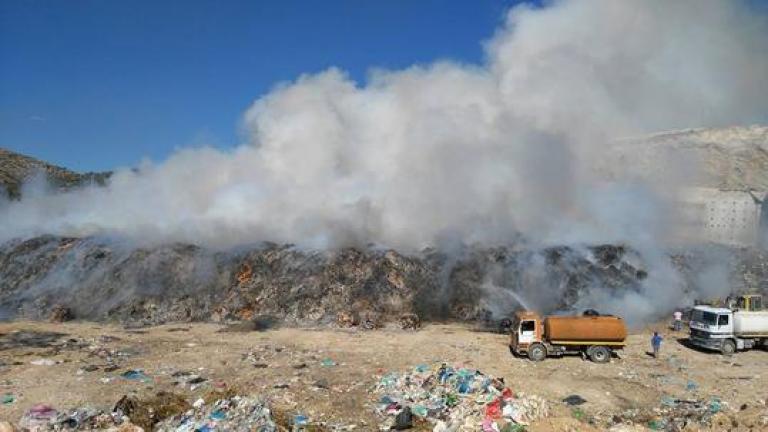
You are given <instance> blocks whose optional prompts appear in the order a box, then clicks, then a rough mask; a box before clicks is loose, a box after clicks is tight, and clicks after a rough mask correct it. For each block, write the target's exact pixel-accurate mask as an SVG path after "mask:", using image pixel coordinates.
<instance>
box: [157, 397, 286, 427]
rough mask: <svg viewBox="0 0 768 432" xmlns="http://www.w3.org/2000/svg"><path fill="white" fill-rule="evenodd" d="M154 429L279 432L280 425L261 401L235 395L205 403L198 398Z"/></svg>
mask: <svg viewBox="0 0 768 432" xmlns="http://www.w3.org/2000/svg"><path fill="white" fill-rule="evenodd" d="M154 430H156V431H159V432H163V431H168V432H170V431H174V432H193V431H199V432H209V431H214V430H219V431H258V432H276V431H277V430H278V429H277V424H276V423H275V421H274V419H273V418H272V412H271V411H270V409H269V407H268V406H267V405H266V404H265V403H264V402H263V401H261V400H259V399H256V398H251V397H242V396H234V397H232V398H229V399H220V400H218V401H216V402H214V403H211V404H206V403H205V401H204V400H203V399H198V400H197V401H196V402H195V403H194V404H193V408H192V409H190V410H188V411H187V412H185V413H184V414H181V415H177V416H174V417H171V418H168V419H165V420H163V421H161V422H160V423H158V424H156V425H155V427H154Z"/></svg>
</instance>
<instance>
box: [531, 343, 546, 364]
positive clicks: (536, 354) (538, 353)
mask: <svg viewBox="0 0 768 432" xmlns="http://www.w3.org/2000/svg"><path fill="white" fill-rule="evenodd" d="M528 358H529V359H531V360H533V361H542V360H544V359H545V358H547V347H545V346H544V345H542V344H540V343H535V344H533V345H531V346H529V347H528Z"/></svg>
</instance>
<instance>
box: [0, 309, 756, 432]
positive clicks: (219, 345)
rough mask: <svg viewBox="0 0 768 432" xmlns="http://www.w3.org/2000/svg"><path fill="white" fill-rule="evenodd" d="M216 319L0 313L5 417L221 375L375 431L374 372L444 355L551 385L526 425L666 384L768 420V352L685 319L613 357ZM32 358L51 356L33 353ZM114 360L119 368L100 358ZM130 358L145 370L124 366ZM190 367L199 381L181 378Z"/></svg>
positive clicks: (599, 413)
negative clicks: (233, 324)
mask: <svg viewBox="0 0 768 432" xmlns="http://www.w3.org/2000/svg"><path fill="white" fill-rule="evenodd" d="M222 329H225V327H224V326H221V325H214V324H192V325H190V324H183V325H179V324H176V325H163V326H158V327H152V328H145V329H139V330H131V329H125V328H122V327H119V326H112V325H104V324H97V323H88V322H83V323H63V324H52V323H41V322H12V323H5V324H0V364H3V365H4V366H0V396H2V395H6V394H8V395H12V396H13V399H14V400H13V402H10V403H4V404H0V420H6V421H10V422H17V421H18V420H19V418H20V417H21V416H22V414H23V413H24V412H25V410H27V409H29V408H30V407H31V406H32V405H34V404H37V403H46V404H50V405H52V406H54V407H56V408H57V409H68V408H74V407H80V406H93V407H97V408H104V409H111V408H112V406H113V405H114V404H115V402H116V401H118V400H119V399H120V398H121V396H123V395H126V394H136V395H138V396H140V397H151V396H152V395H155V394H157V393H158V392H160V391H166V392H173V393H176V394H179V395H181V396H183V397H185V398H187V400H188V401H189V402H190V403H191V402H194V401H195V400H196V399H197V398H199V397H202V396H203V395H205V394H206V393H208V392H210V391H211V389H212V388H222V387H225V386H226V387H227V388H229V389H232V390H235V391H236V392H237V393H240V394H245V395H260V396H262V397H264V398H266V399H268V400H269V401H270V403H271V404H273V406H275V407H278V408H279V409H280V410H281V411H283V412H292V413H302V414H305V415H307V416H309V417H310V419H312V421H318V422H320V421H322V422H326V423H331V424H339V425H353V424H354V425H357V430H363V431H367V430H371V431H373V430H378V429H379V426H380V425H381V424H382V423H383V421H384V420H383V419H382V418H381V417H379V416H378V415H377V414H376V412H375V409H374V403H375V401H376V400H377V397H378V395H376V394H374V393H373V392H372V388H373V387H374V385H375V383H376V382H377V381H378V377H379V376H381V375H382V374H384V373H386V372H388V371H403V370H407V369H410V368H412V367H414V366H415V365H418V364H425V363H426V364H431V363H434V362H443V361H445V362H448V363H453V364H459V365H464V366H467V367H471V368H476V369H478V370H480V371H482V372H484V373H488V374H491V375H494V376H498V377H504V379H505V381H506V383H507V384H508V385H509V386H510V387H511V388H512V389H513V390H515V391H517V392H524V393H527V394H537V395H539V396H541V397H544V398H545V399H547V400H548V401H549V403H550V407H551V415H550V417H549V418H547V419H544V420H541V421H539V422H537V423H536V424H533V425H532V426H531V427H530V428H529V430H530V431H589V430H605V429H606V428H607V427H608V426H607V425H610V424H612V422H614V421H615V420H612V418H613V417H614V416H620V415H622V413H625V412H627V411H628V410H633V409H637V410H639V411H641V412H643V413H647V415H652V414H653V412H654V410H655V409H657V408H659V407H660V406H661V403H662V402H661V401H662V399H663V398H664V397H665V396H666V397H674V398H680V399H697V400H710V399H711V398H719V399H721V400H722V401H723V402H724V408H723V411H722V413H720V414H718V416H719V417H718V418H717V419H716V420H717V422H718V424H717V425H713V426H712V427H711V429H710V430H754V431H758V430H768V426H765V425H764V424H767V423H768V408H766V405H765V399H766V397H768V391H766V388H768V366H766V365H767V364H768V362H767V361H768V352H765V351H764V350H753V351H749V352H740V353H737V354H736V355H734V356H732V357H723V356H721V355H719V354H716V353H708V352H704V351H698V350H695V349H692V348H689V347H687V346H685V345H684V343H683V342H684V341H683V339H684V338H685V334H684V333H677V334H676V333H673V332H671V331H668V330H666V329H663V328H661V326H659V327H657V328H656V329H657V330H662V332H663V333H662V334H663V336H664V337H665V341H664V344H663V346H662V350H661V356H660V358H658V359H654V358H652V357H651V356H649V355H648V354H647V351H648V350H649V340H650V334H651V331H652V330H654V329H653V328H648V329H645V330H643V331H640V332H637V333H635V334H632V335H630V337H629V341H628V342H629V343H628V346H627V348H626V349H625V350H624V352H623V354H622V355H621V358H614V359H613V360H612V361H611V362H610V363H608V364H595V363H591V362H589V361H585V360H583V359H582V358H581V357H579V356H575V357H564V358H552V359H547V360H545V361H543V362H541V363H533V362H531V361H529V360H527V359H522V358H515V357H514V356H512V355H511V354H510V353H509V350H508V346H507V336H504V335H501V334H494V333H489V332H483V331H477V330H475V329H473V328H472V327H469V326H465V325H454V324H452V325H429V326H427V327H425V328H422V329H420V330H418V331H404V330H390V329H384V330H374V331H364V330H347V329H296V328H279V329H269V330H265V331H251V330H250V329H249V328H247V327H242V328H239V329H238V328H234V329H232V330H233V331H225V332H222V331H220V330H222ZM108 358H111V359H112V362H110V361H109V360H108ZM41 359H43V360H52V361H54V362H55V364H52V365H45V364H40V365H36V364H33V362H36V363H41V362H39V361H38V360H41ZM324 360H325V362H324ZM327 360H331V361H332V362H333V363H335V365H333V366H330V365H327V363H328V361H327ZM43 363H45V362H43ZM48 363H50V362H48ZM324 363H326V364H325V365H324ZM111 364H114V365H115V366H117V368H116V369H115V370H109V368H107V370H109V371H105V367H107V366H109V365H111ZM96 367H98V369H96ZM135 369H140V370H142V371H143V372H144V373H145V374H146V375H147V377H148V379H147V380H144V381H142V380H135V381H133V380H128V379H125V378H123V377H122V376H121V375H122V373H124V372H126V371H128V370H135ZM190 374H196V375H199V376H200V377H202V378H205V379H206V381H204V382H202V383H197V384H190V383H189V382H186V383H185V382H184V380H185V379H189V377H190ZM174 375H175V376H174ZM574 394H577V395H579V396H581V397H582V398H584V399H586V400H587V402H586V403H584V404H583V405H580V406H579V407H578V409H576V408H574V407H571V406H568V405H566V404H565V403H564V402H563V401H562V399H563V398H565V397H567V396H569V395H574ZM645 418H646V417H643V416H642V415H641V416H639V417H638V423H643V426H645V425H647V421H646V420H644V419H645ZM626 430H643V429H642V428H637V429H626ZM690 430H700V429H690Z"/></svg>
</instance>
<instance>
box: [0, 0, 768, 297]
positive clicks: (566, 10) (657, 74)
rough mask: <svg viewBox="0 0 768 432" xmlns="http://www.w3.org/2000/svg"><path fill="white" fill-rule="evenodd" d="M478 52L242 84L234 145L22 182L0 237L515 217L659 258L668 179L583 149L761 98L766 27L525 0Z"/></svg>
mask: <svg viewBox="0 0 768 432" xmlns="http://www.w3.org/2000/svg"><path fill="white" fill-rule="evenodd" d="M485 50H486V54H487V55H486V60H485V62H484V63H483V64H482V65H466V64H458V63H455V62H451V61H440V62H436V63H434V64H428V65H418V66H413V67H410V68H408V69H405V70H399V71H383V70H375V71H373V72H371V74H370V76H369V79H368V82H367V83H366V84H365V85H360V84H359V83H356V82H354V81H353V80H351V79H349V77H348V76H347V75H346V74H345V73H344V72H343V71H341V70H338V69H329V70H326V71H322V72H320V73H315V74H308V75H304V76H301V77H299V78H298V79H296V80H295V81H294V82H290V83H284V84H281V85H279V86H277V87H276V88H275V89H274V90H273V91H271V92H270V93H269V94H267V95H265V96H263V97H261V98H259V99H258V100H256V101H255V102H254V104H253V105H252V106H251V107H250V108H249V109H248V110H247V111H246V113H245V115H244V118H243V128H244V130H245V132H246V136H247V141H248V142H247V143H244V144H243V145H242V146H240V147H238V148H236V149H235V150H232V151H229V152H227V151H220V150H215V149H210V148H202V149H200V148H198V149H187V150H182V151H179V152H178V153H176V154H174V155H173V156H171V157H170V158H169V159H168V160H167V161H165V162H162V163H151V162H148V163H146V164H144V165H142V166H141V167H140V168H139V169H138V170H120V171H118V172H116V173H115V175H114V176H113V177H112V179H111V183H110V185H109V186H108V187H105V188H97V187H94V188H86V189H81V190H77V191H72V192H69V193H65V194H59V195H51V194H48V193H45V192H44V191H39V190H38V191H37V192H35V191H31V190H28V191H26V194H25V195H24V198H23V200H22V201H21V202H14V203H4V204H2V207H0V221H1V222H2V223H0V240H2V239H8V238H11V237H16V236H25V235H34V234H41V233H57V234H66V235H77V236H83V235H94V234H106V235H116V236H122V237H127V238H131V239H135V240H137V241H143V242H166V241H186V242H191V243H197V244H207V245H211V246H220V247H228V246H233V245H237V244H242V243H248V242H258V241H263V240H270V241H275V242H288V243H294V244H297V245H300V246H306V247H319V248H324V247H337V246H346V245H365V244H368V243H375V244H380V245H384V246H386V247H393V248H398V249H400V250H404V251H409V250H418V249H420V248H422V247H425V246H428V245H440V244H444V243H448V244H451V243H456V242H461V243H465V244H473V243H480V244H488V245H490V244H504V243H509V242H512V241H515V240H517V239H519V238H520V236H521V235H522V236H524V237H525V238H526V239H527V240H528V241H530V242H533V243H538V244H557V243H563V242H566V243H571V244H575V243H599V242H625V243H628V244H631V245H633V246H634V247H637V249H638V250H639V251H640V252H641V253H643V254H644V255H645V256H647V257H651V258H650V261H651V262H653V261H659V262H661V261H662V260H660V259H655V258H653V257H654V256H658V255H659V253H660V239H662V238H664V236H665V234H666V233H665V231H664V226H665V221H666V219H665V218H667V217H669V212H668V211H667V210H668V209H667V207H666V205H665V196H668V195H670V194H673V193H674V184H670V182H669V181H668V179H665V178H659V179H655V181H651V182H639V181H638V180H637V179H633V178H625V179H621V178H619V179H616V180H617V182H615V183H612V184H606V183H605V182H603V181H602V180H601V179H600V178H599V176H598V175H597V174H596V172H595V166H596V163H597V161H598V160H599V159H600V157H601V154H602V153H603V152H604V151H605V149H606V147H607V146H608V145H610V144H611V143H612V142H613V140H614V139H615V138H617V137H622V136H627V135H638V134H642V133H647V132H652V131H658V130H665V129H674V128H686V127H696V126H721V125H730V124H737V123H738V124H744V123H751V122H760V121H765V120H766V118H765V113H766V112H768V25H766V17H764V16H759V15H756V12H755V11H752V10H750V8H749V6H748V5H747V4H746V3H744V2H739V1H730V0H723V1H714V0H679V1H668V0H658V1H611V0H574V1H556V2H552V3H549V4H547V5H546V6H545V7H543V8H539V7H532V6H525V5H524V6H520V7H516V8H513V9H512V10H510V11H509V13H508V16H507V18H506V20H505V24H504V25H503V26H502V27H501V28H500V29H498V31H497V33H496V35H495V36H494V37H493V38H492V39H491V40H490V41H487V42H486V44H485ZM686 168H687V169H690V167H686ZM673 175H674V173H670V178H674V177H673ZM660 191H663V193H662V192H660ZM660 265H661V264H660ZM662 267H663V265H662ZM670 271H671V270H670ZM655 274H656V275H659V276H655V277H660V278H662V279H663V280H661V281H657V283H658V284H668V283H675V281H674V280H673V279H674V278H673V277H672V276H669V277H664V275H666V270H664V269H662V270H661V271H659V272H657V273H655ZM665 299H666V297H665ZM622 301H623V300H620V301H619V303H621V302H622Z"/></svg>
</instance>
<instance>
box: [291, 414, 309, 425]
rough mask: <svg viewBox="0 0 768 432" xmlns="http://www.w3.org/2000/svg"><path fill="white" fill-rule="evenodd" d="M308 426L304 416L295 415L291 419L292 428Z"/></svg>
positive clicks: (306, 418)
mask: <svg viewBox="0 0 768 432" xmlns="http://www.w3.org/2000/svg"><path fill="white" fill-rule="evenodd" d="M308 424H309V417H307V416H305V415H302V414H297V415H295V416H294V417H293V426H294V427H301V426H306V425H308Z"/></svg>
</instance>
